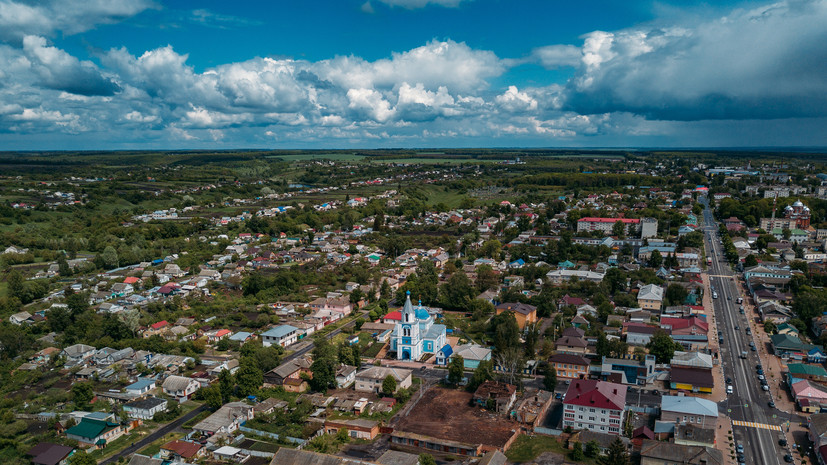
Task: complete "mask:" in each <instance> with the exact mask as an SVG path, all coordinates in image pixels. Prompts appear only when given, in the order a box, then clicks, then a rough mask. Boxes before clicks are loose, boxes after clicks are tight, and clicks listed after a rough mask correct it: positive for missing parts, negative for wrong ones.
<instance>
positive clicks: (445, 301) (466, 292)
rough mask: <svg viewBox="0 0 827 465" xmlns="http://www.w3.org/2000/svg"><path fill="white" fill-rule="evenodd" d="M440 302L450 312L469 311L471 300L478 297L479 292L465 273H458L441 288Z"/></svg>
mask: <svg viewBox="0 0 827 465" xmlns="http://www.w3.org/2000/svg"><path fill="white" fill-rule="evenodd" d="M439 293H440V301H441V303H442V306H443V307H445V308H447V309H450V310H467V309H468V304H469V303H470V302H471V299H473V298H474V296H476V295H477V290H476V288H474V286H473V285H472V284H471V280H470V279H468V276H467V275H466V274H465V273H464V272H463V271H461V270H460V271H456V272H455V273H454V274H452V275H451V277H450V278H448V282H447V283H445V284H443V285H442V286H440V288H439Z"/></svg>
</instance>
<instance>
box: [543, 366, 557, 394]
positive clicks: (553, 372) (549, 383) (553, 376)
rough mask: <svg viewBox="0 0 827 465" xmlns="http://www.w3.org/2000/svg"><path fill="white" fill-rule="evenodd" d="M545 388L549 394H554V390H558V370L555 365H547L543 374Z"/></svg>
mask: <svg viewBox="0 0 827 465" xmlns="http://www.w3.org/2000/svg"><path fill="white" fill-rule="evenodd" d="M543 387H544V388H546V391H549V392H554V389H555V388H557V369H556V368H554V364H553V363H547V364H546V368H545V372H544V373H543Z"/></svg>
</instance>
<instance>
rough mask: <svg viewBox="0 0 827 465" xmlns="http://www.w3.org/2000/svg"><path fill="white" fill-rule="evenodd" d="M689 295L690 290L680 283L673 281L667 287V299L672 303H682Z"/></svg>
mask: <svg viewBox="0 0 827 465" xmlns="http://www.w3.org/2000/svg"><path fill="white" fill-rule="evenodd" d="M688 295H689V291H687V290H686V288H685V287H683V286H681V285H680V284H678V283H672V284H670V285H669V287H667V288H666V299H667V300H668V301H669V304H671V305H682V304H683V302H684V301H685V300H686V297H687V296H688Z"/></svg>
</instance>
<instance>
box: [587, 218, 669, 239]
mask: <svg viewBox="0 0 827 465" xmlns="http://www.w3.org/2000/svg"><path fill="white" fill-rule="evenodd" d="M618 221H619V222H621V223H623V226H624V233H625V234H626V235H627V236H629V235H638V234H639V235H640V237H641V238H646V237H655V236H657V234H658V220H656V219H655V218H640V219H638V218H598V217H586V218H580V219H579V220H578V221H577V232H591V231H602V232H603V234H605V235H610V234H611V233H612V228H613V227H614V225H615V224H616V223H617V222H618Z"/></svg>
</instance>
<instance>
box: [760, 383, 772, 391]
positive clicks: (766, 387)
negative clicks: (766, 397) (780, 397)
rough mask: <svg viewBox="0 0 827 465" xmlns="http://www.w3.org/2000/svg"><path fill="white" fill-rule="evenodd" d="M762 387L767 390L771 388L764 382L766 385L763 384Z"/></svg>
mask: <svg viewBox="0 0 827 465" xmlns="http://www.w3.org/2000/svg"><path fill="white" fill-rule="evenodd" d="M761 389H763V390H765V391H769V390H770V387H769V386H767V385H766V384H764V385H762V386H761Z"/></svg>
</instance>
